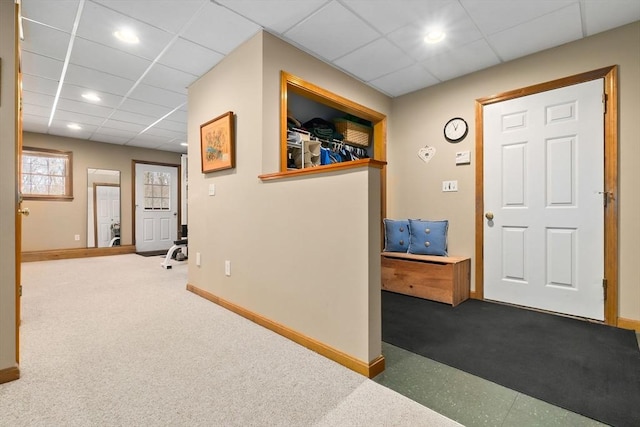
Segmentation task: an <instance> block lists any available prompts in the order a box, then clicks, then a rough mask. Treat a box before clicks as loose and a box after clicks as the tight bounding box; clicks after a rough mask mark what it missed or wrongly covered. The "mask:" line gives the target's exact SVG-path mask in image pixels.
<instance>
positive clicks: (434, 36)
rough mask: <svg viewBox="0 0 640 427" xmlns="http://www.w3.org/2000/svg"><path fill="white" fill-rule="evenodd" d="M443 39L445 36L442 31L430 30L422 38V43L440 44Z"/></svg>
mask: <svg viewBox="0 0 640 427" xmlns="http://www.w3.org/2000/svg"><path fill="white" fill-rule="evenodd" d="M445 37H446V34H445V33H444V32H443V31H442V30H432V31H429V32H428V33H427V35H426V36H424V42H425V43H429V44H434V43H440V42H441V41H442V40H444V38H445Z"/></svg>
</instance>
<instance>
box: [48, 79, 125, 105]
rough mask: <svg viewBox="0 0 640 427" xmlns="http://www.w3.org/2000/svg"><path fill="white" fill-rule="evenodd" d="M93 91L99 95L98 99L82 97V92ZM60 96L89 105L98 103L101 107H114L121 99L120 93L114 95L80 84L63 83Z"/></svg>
mask: <svg viewBox="0 0 640 427" xmlns="http://www.w3.org/2000/svg"><path fill="white" fill-rule="evenodd" d="M88 92H91V93H95V94H96V95H98V96H99V97H100V101H95V102H92V101H87V100H85V99H84V98H83V97H82V94H84V93H88ZM60 97H61V98H65V99H70V100H74V101H79V102H84V103H87V104H89V105H99V106H102V107H109V108H116V107H117V106H118V105H119V104H120V102H121V101H122V96H121V95H114V94H111V93H104V92H101V91H97V90H95V89H93V88H86V87H82V86H75V85H72V84H68V83H65V84H64V85H63V86H62V90H61V91H60Z"/></svg>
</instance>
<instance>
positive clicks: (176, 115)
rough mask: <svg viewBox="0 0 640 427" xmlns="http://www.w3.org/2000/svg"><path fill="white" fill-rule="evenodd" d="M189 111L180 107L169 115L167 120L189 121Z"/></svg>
mask: <svg viewBox="0 0 640 427" xmlns="http://www.w3.org/2000/svg"><path fill="white" fill-rule="evenodd" d="M185 108H186V105H185ZM187 119H188V113H187V111H186V109H185V110H183V109H179V110H176V111H174V112H173V113H171V115H170V116H168V117H167V120H172V121H174V122H180V123H187Z"/></svg>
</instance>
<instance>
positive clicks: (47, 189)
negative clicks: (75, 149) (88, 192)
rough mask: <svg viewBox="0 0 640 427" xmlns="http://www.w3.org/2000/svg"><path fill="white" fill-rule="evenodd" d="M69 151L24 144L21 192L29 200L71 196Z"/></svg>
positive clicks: (69, 198)
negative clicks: (32, 146)
mask: <svg viewBox="0 0 640 427" xmlns="http://www.w3.org/2000/svg"><path fill="white" fill-rule="evenodd" d="M71 160H72V154H71V152H70V151H56V150H47V149H44V148H31V147H24V148H23V150H22V185H21V191H22V196H23V198H24V199H26V200H72V199H73V185H72V173H71V172H72V165H71Z"/></svg>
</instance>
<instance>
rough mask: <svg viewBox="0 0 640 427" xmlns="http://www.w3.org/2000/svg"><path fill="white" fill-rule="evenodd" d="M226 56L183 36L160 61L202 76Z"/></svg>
mask: <svg viewBox="0 0 640 427" xmlns="http://www.w3.org/2000/svg"><path fill="white" fill-rule="evenodd" d="M222 58H224V56H223V55H222V54H220V53H218V52H214V51H213V50H211V49H207V48H206V47H203V46H200V45H198V44H196V43H193V42H190V41H189V40H185V39H183V38H178V39H177V40H176V41H175V42H174V43H173V44H172V45H171V47H170V48H169V49H168V50H167V51H166V52H165V53H164V55H162V57H160V59H159V60H158V62H159V63H160V64H164V65H167V66H169V67H172V68H175V69H176V70H181V71H185V72H187V73H191V74H193V75H195V76H202V75H203V74H204V73H206V72H207V71H209V70H210V69H211V68H213V66H214V65H216V64H217V63H218V62H220V61H221V60H222Z"/></svg>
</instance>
